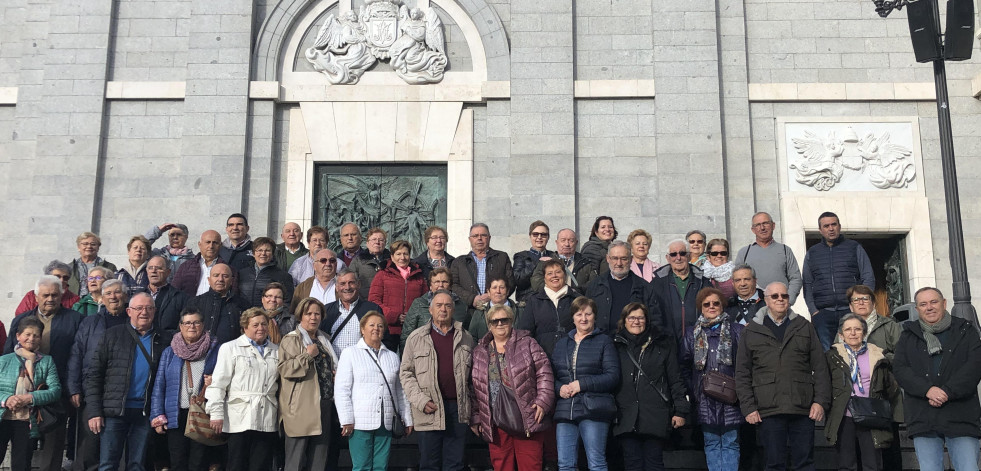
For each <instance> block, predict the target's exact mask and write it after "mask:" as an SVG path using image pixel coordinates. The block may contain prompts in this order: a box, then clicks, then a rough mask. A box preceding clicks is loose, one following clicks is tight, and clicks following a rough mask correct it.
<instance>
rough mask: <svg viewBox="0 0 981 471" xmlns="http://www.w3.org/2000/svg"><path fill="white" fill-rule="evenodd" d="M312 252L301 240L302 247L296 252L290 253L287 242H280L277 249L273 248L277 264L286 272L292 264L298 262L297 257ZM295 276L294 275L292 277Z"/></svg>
mask: <svg viewBox="0 0 981 471" xmlns="http://www.w3.org/2000/svg"><path fill="white" fill-rule="evenodd" d="M308 253H310V249H308V248H307V246H305V245H303V242H300V247H299V248H297V249H296V252H294V253H292V254H291V253H290V252H289V251H288V250H286V242H280V243H278V244H276V248H275V250H273V257H274V258H275V259H276V266H277V267H279V269H280V270H283V271H284V272H289V270H290V266H292V265H293V263H295V262H296V259H298V258H300V257H302V256H304V255H306V254H308ZM291 259H292V260H291ZM290 278H291V279H292V278H293V277H292V276H291V277H290Z"/></svg>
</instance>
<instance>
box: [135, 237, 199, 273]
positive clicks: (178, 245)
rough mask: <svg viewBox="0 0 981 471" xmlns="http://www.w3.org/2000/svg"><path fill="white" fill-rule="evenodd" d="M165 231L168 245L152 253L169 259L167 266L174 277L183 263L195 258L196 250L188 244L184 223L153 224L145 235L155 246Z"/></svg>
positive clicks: (151, 244)
mask: <svg viewBox="0 0 981 471" xmlns="http://www.w3.org/2000/svg"><path fill="white" fill-rule="evenodd" d="M164 232H166V233H167V245H165V246H163V247H160V248H157V249H153V251H152V252H151V253H150V255H151V256H153V255H159V256H161V257H163V258H164V259H165V260H167V268H169V269H170V276H171V277H173V276H174V273H177V269H178V268H179V267H180V266H181V264H183V263H184V262H186V261H188V260H190V259H192V258H194V251H193V250H191V248H190V247H188V246H187V236H188V232H187V226H185V225H183V224H177V223H173V222H167V223H164V224H161V225H159V226H153V227H151V228H149V229H147V231H146V233H145V234H143V237H146V239H147V240H148V241H150V246H153V243H154V242H156V241H157V239H159V238H160V237H161V236H163V234H164ZM167 281H170V279H167Z"/></svg>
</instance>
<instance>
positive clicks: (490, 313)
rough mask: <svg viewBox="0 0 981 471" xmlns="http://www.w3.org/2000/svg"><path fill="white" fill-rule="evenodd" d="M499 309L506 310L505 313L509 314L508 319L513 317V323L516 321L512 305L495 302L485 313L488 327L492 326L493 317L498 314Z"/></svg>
mask: <svg viewBox="0 0 981 471" xmlns="http://www.w3.org/2000/svg"><path fill="white" fill-rule="evenodd" d="M498 311H504V313H505V314H507V316H508V319H511V322H512V323H513V322H514V310H512V309H511V307H510V306H508V305H507V304H495V305H494V306H491V308H490V309H488V310H487V313H486V314H484V322H485V323H487V327H490V323H491V317H494V314H496V313H497V312H498Z"/></svg>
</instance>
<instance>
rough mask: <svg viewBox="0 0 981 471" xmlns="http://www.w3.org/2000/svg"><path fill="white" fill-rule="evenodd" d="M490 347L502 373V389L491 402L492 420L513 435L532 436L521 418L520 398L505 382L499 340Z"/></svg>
mask: <svg viewBox="0 0 981 471" xmlns="http://www.w3.org/2000/svg"><path fill="white" fill-rule="evenodd" d="M490 349H493V350H490ZM490 349H489V353H490V354H491V355H494V360H495V361H496V362H497V371H499V372H500V373H499V374H500V375H501V389H500V390H498V392H497V396H496V397H495V398H494V403H493V404H491V418H492V422H494V425H495V426H496V427H497V428H499V429H501V430H504V432H505V433H507V434H508V435H511V436H512V437H527V436H531V435H530V434H529V433H528V432H527V430H525V421H524V419H522V418H521V407H520V406H518V400H517V399H516V398H515V397H514V391H513V390H512V389H511V388H510V387H508V385H507V384H505V382H504V369H503V368H501V356H500V355H498V354H497V342H491V345H490ZM488 386H489V385H488Z"/></svg>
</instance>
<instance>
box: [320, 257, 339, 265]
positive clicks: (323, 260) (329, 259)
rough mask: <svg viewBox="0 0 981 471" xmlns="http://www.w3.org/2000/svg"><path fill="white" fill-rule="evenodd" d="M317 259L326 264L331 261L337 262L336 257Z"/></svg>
mask: <svg viewBox="0 0 981 471" xmlns="http://www.w3.org/2000/svg"><path fill="white" fill-rule="evenodd" d="M317 261H318V262H320V263H321V264H322V265H326V264H327V263H328V262H330V263H337V259H336V258H321V259H320V260H317Z"/></svg>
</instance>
